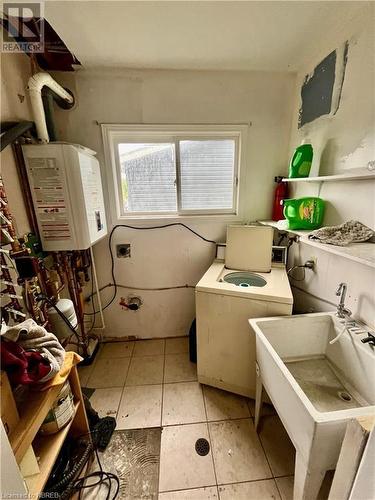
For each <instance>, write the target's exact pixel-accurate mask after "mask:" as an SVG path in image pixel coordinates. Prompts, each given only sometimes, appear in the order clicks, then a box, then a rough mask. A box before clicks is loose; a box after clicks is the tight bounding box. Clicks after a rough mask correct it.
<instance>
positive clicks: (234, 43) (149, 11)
mask: <svg viewBox="0 0 375 500" xmlns="http://www.w3.org/2000/svg"><path fill="white" fill-rule="evenodd" d="M366 4H368V2H359V1H353V2H351V1H342V2H335V1H325V2H320V1H306V2H305V1H234V2H227V1H159V2H157V1H156V2H147V1H132V2H130V1H105V0H103V1H92V0H90V1H47V2H46V3H45V17H46V19H47V20H48V21H49V22H50V23H51V25H52V26H53V27H54V29H55V30H56V31H57V33H58V34H59V35H60V37H61V38H62V39H63V40H64V42H65V43H66V45H67V46H68V48H69V49H70V50H71V51H72V52H73V53H74V54H75V55H76V56H77V58H78V59H79V60H80V61H81V63H82V64H83V65H84V66H85V67H102V66H110V67H127V68H165V69H167V68H168V69H171V68H173V69H220V70H266V71H296V70H298V69H299V68H300V67H301V66H302V65H303V64H304V63H305V62H306V61H308V60H309V59H310V58H311V57H313V56H314V55H315V54H316V52H317V47H318V46H319V44H320V43H322V42H324V41H325V40H329V37H330V36H331V35H332V31H334V32H335V31H337V30H338V29H339V28H340V27H341V26H342V25H343V24H345V23H347V22H349V20H350V19H351V18H352V17H353V16H354V15H356V14H357V12H358V11H359V10H360V9H362V8H363V7H364V5H366Z"/></svg>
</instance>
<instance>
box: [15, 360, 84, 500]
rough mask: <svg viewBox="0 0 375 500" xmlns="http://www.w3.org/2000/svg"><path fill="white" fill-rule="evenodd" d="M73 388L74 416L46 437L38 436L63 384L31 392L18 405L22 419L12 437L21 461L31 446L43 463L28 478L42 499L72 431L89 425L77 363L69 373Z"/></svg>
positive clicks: (76, 432) (75, 433)
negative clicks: (57, 459) (35, 472)
mask: <svg viewBox="0 0 375 500" xmlns="http://www.w3.org/2000/svg"><path fill="white" fill-rule="evenodd" d="M68 380H69V383H70V387H71V390H72V393H73V396H74V407H75V408H74V416H73V418H72V419H71V420H70V422H69V423H68V424H67V425H66V426H65V427H63V428H62V429H61V430H60V431H59V432H57V433H55V434H50V435H46V436H42V435H38V431H39V428H40V426H41V424H42V423H43V421H44V419H45V417H46V415H47V413H48V411H49V410H50V408H51V407H52V404H53V402H54V401H55V399H56V397H57V396H58V394H59V392H60V390H61V387H62V384H60V385H56V386H53V387H51V388H50V389H48V390H46V391H39V392H36V391H31V390H29V391H28V393H27V398H25V399H24V400H23V401H22V403H21V404H18V405H17V409H18V414H19V420H18V422H17V425H16V426H15V428H14V429H13V431H12V432H11V433H10V435H9V436H8V438H9V442H10V444H11V447H12V449H13V453H14V455H15V457H16V461H17V463H18V464H20V463H21V462H22V459H23V457H24V456H25V453H26V452H27V450H28V449H29V447H30V446H31V447H32V448H33V450H34V453H35V455H36V458H37V460H38V465H39V469H40V471H39V473H38V474H34V475H32V476H28V477H27V478H25V482H26V485H27V487H28V490H29V494H30V496H31V497H32V498H38V495H39V494H40V493H42V492H43V488H44V486H45V484H46V482H47V480H48V477H49V475H50V473H51V470H52V468H53V465H54V463H55V461H56V458H57V456H58V454H59V452H60V450H61V447H62V445H63V444H64V441H65V439H66V437H67V436H68V434H70V435H72V436H76V437H78V436H82V435H87V436H88V439H90V437H89V434H88V433H89V432H90V429H89V424H88V421H87V416H86V411H85V406H84V402H83V397H82V391H81V386H80V382H79V377H78V372H77V368H76V367H75V366H73V367H72V368H71V370H70V373H69V375H68Z"/></svg>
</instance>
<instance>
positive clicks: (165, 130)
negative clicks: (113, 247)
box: [102, 125, 244, 217]
mask: <svg viewBox="0 0 375 500" xmlns="http://www.w3.org/2000/svg"><path fill="white" fill-rule="evenodd" d="M102 130H103V137H104V144H105V147H106V158H107V160H108V161H109V162H111V164H112V174H113V183H112V184H113V185H114V195H115V196H114V199H115V202H116V204H117V207H116V211H117V215H118V216H119V217H136V216H139V217H144V216H146V215H150V216H157V215H160V216H167V215H171V216H179V215H204V214H207V215H209V214H233V215H235V214H237V202H238V185H239V182H238V176H239V162H240V149H241V135H242V133H243V131H244V130H243V126H227V127H225V126H216V127H215V126H211V127H206V126H189V127H182V126H174V127H173V126H168V127H166V126H155V125H154V126H146V125H134V126H125V125H124V126H121V125H102Z"/></svg>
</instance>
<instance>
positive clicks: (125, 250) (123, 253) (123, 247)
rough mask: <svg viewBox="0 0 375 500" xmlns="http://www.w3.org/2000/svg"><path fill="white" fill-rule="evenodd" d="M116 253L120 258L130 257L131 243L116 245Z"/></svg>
mask: <svg viewBox="0 0 375 500" xmlns="http://www.w3.org/2000/svg"><path fill="white" fill-rule="evenodd" d="M116 255H117V258H118V259H125V258H126V257H128V258H130V243H121V244H119V245H116Z"/></svg>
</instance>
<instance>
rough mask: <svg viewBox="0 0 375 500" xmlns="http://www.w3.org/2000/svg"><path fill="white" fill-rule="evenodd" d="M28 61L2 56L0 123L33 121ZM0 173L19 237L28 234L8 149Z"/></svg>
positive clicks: (19, 56) (0, 157)
mask: <svg viewBox="0 0 375 500" xmlns="http://www.w3.org/2000/svg"><path fill="white" fill-rule="evenodd" d="M30 75H31V72H30V59H29V58H28V57H27V56H26V55H25V54H7V53H4V54H1V121H17V120H32V118H31V109H30V102H29V98H28V96H27V95H26V85H27V80H28V78H29V76H30ZM0 162H1V174H2V176H3V180H4V185H5V189H6V191H7V194H8V197H9V200H8V201H9V208H10V210H11V212H12V214H13V217H14V219H15V227H16V230H17V233H18V234H24V233H27V232H29V231H30V226H29V222H28V220H27V216H26V208H25V203H24V201H23V198H22V191H21V186H20V183H19V180H18V175H17V170H16V165H15V162H14V158H13V152H12V148H11V146H8V147H6V148H5V149H4V150H3V151H2V152H1V154H0Z"/></svg>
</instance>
